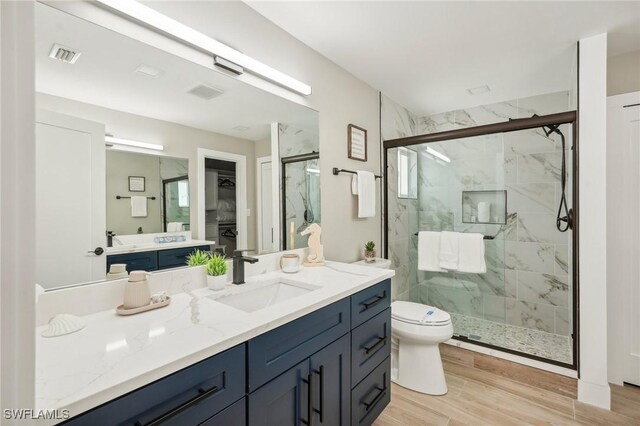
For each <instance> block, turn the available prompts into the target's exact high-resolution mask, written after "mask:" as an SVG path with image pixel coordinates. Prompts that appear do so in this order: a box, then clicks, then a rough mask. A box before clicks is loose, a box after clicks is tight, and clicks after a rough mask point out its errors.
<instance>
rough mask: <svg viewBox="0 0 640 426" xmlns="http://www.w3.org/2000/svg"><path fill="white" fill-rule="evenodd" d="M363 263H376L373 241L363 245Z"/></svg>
mask: <svg viewBox="0 0 640 426" xmlns="http://www.w3.org/2000/svg"><path fill="white" fill-rule="evenodd" d="M364 261H365V262H367V263H371V262H375V261H376V243H374V242H373V241H369V242H368V243H366V244H365V245H364Z"/></svg>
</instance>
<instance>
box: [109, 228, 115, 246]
mask: <svg viewBox="0 0 640 426" xmlns="http://www.w3.org/2000/svg"><path fill="white" fill-rule="evenodd" d="M115 236H116V234H115V233H114V232H113V231H107V247H113V237H115Z"/></svg>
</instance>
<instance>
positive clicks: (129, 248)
mask: <svg viewBox="0 0 640 426" xmlns="http://www.w3.org/2000/svg"><path fill="white" fill-rule="evenodd" d="M212 244H215V242H214V241H205V240H186V241H176V242H175V243H139V244H125V245H122V246H117V245H116V246H113V247H107V248H105V250H104V252H105V254H106V255H107V256H110V255H113V254H126V253H141V252H145V251H155V250H168V249H174V248H180V247H195V246H206V245H212Z"/></svg>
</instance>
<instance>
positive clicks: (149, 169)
mask: <svg viewBox="0 0 640 426" xmlns="http://www.w3.org/2000/svg"><path fill="white" fill-rule="evenodd" d="M36 29H37V30H36V90H37V97H36V103H37V109H38V112H37V124H36V164H37V175H36V182H37V189H36V191H37V194H36V197H37V217H36V223H37V225H36V235H37V239H38V245H37V249H36V255H37V256H38V259H39V261H38V271H37V282H38V283H39V284H40V285H42V286H43V287H44V288H45V289H51V288H56V287H63V286H69V285H77V284H81V283H88V282H95V281H102V280H104V279H105V277H106V273H107V271H108V268H109V266H110V265H111V264H112V263H125V264H127V269H128V270H129V271H130V270H133V269H145V270H149V271H154V270H160V269H166V268H173V267H180V266H183V265H184V260H185V258H186V256H187V255H188V254H189V253H190V252H192V251H193V250H194V249H196V248H200V249H207V250H214V251H217V252H220V253H225V254H226V255H227V256H230V255H231V254H232V252H233V250H236V249H255V250H257V251H259V252H263V253H264V252H273V251H279V250H283V249H290V248H294V247H301V246H303V245H306V238H304V237H301V236H300V235H299V233H300V231H301V230H303V229H304V228H305V227H306V226H308V225H309V224H310V223H319V222H320V186H319V173H320V172H319V161H320V154H319V144H318V114H317V112H315V111H313V110H310V109H308V108H306V107H304V106H301V105H299V104H296V103H294V102H291V101H288V100H285V99H284V98H281V97H279V96H276V95H274V94H271V93H268V92H266V91H262V90H260V89H258V88H256V87H253V86H250V85H248V84H246V83H244V82H242V81H240V80H239V79H237V78H236V76H234V75H230V74H229V73H228V72H227V71H224V70H220V69H218V68H216V67H215V66H214V65H213V62H211V63H203V62H202V61H198V60H192V58H190V57H188V56H189V55H182V56H181V57H179V56H176V55H174V54H171V53H168V52H165V51H163V50H159V49H157V48H156V47H153V46H151V45H149V44H145V43H143V42H141V41H138V40H134V39H132V38H129V37H127V36H125V35H123V34H119V33H117V32H114V31H111V30H109V29H106V28H103V27H101V26H98V25H96V24H94V23H91V22H88V21H85V20H82V19H79V18H77V17H74V16H72V15H69V14H67V13H65V12H63V11H60V10H57V9H55V8H53V7H51V6H48V5H44V4H41V3H37V4H36ZM110 51H111V52H113V51H117V52H118V55H109V54H108V52H110ZM194 58H195V56H194ZM292 230H293V231H292Z"/></svg>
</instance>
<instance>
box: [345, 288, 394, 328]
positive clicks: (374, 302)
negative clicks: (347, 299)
mask: <svg viewBox="0 0 640 426" xmlns="http://www.w3.org/2000/svg"><path fill="white" fill-rule="evenodd" d="M389 306H391V280H384V281H382V282H381V283H378V284H376V285H374V286H372V287H369V288H368V289H366V290H362V291H361V292H359V293H356V294H354V295H353V296H351V326H352V327H357V326H359V325H360V324H362V323H363V322H365V321H366V320H368V319H369V318H372V317H374V316H375V315H378V314H379V313H380V312H382V311H384V310H385V309H387V308H388V307H389Z"/></svg>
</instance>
